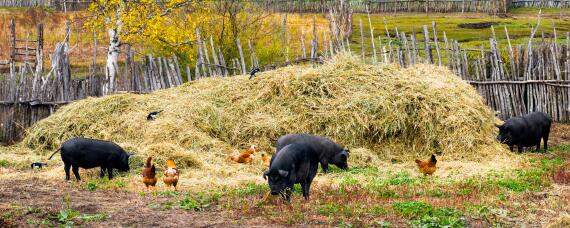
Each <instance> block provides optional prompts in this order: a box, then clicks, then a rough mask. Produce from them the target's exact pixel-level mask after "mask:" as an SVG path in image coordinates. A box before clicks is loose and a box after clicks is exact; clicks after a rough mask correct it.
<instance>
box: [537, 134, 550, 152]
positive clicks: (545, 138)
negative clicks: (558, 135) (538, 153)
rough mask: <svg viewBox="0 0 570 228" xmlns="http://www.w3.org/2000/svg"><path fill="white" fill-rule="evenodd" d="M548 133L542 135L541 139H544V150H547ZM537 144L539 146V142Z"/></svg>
mask: <svg viewBox="0 0 570 228" xmlns="http://www.w3.org/2000/svg"><path fill="white" fill-rule="evenodd" d="M549 131H550V130H549ZM549 133H550V132H549ZM549 133H547V134H546V135H545V136H543V137H542V139H543V140H544V152H547V151H548V134H549ZM538 146H540V144H539V145H538Z"/></svg>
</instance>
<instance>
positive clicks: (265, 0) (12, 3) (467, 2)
mask: <svg viewBox="0 0 570 228" xmlns="http://www.w3.org/2000/svg"><path fill="white" fill-rule="evenodd" d="M249 1H250V2H254V3H255V4H258V5H260V6H262V7H263V8H265V9H267V10H271V11H274V12H290V13H322V14H326V13H327V12H328V11H329V9H330V8H331V7H334V6H336V5H338V3H339V0H320V1H315V0H297V1H294V0H249ZM91 2H92V0H0V7H51V8H54V9H56V10H60V11H73V10H83V9H86V8H87V7H89V4H90V3H91ZM344 2H346V3H349V4H350V5H351V7H352V9H353V10H354V12H357V13H366V12H367V8H368V9H370V12H372V13H381V12H426V13H429V12H440V13H446V12H483V13H505V12H506V11H508V9H509V8H518V7H540V8H564V7H565V8H568V7H570V0H507V1H502V0H346V1H344Z"/></svg>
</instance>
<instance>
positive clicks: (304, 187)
mask: <svg viewBox="0 0 570 228" xmlns="http://www.w3.org/2000/svg"><path fill="white" fill-rule="evenodd" d="M307 186H308V184H307V182H301V190H302V191H303V197H305V200H309V190H308V187H307Z"/></svg>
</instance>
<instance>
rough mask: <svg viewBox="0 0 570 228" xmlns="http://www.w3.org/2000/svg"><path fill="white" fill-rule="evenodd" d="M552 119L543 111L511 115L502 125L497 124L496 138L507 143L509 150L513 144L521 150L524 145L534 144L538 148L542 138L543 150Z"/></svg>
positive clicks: (546, 145) (530, 145)
mask: <svg viewBox="0 0 570 228" xmlns="http://www.w3.org/2000/svg"><path fill="white" fill-rule="evenodd" d="M551 124H552V119H550V117H549V116H548V115H547V114H546V113H543V112H533V113H529V114H527V115H524V116H520V117H513V118H510V119H508V120H507V121H505V123H504V124H503V125H497V127H498V128H499V135H498V136H497V140H499V141H500V142H501V143H503V144H507V145H509V148H510V149H511V151H513V148H514V146H515V145H516V146H517V147H518V151H519V152H522V151H523V148H524V147H532V146H536V151H538V150H539V149H540V140H541V139H542V140H544V150H545V151H546V150H548V135H549V134H550V125H551Z"/></svg>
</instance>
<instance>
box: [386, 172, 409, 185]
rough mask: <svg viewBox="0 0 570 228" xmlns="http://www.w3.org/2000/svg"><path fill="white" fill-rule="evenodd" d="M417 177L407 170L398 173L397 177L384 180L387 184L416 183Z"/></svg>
mask: <svg viewBox="0 0 570 228" xmlns="http://www.w3.org/2000/svg"><path fill="white" fill-rule="evenodd" d="M416 181H417V180H416V179H414V178H412V177H410V174H409V173H407V172H401V173H398V174H396V176H395V177H393V178H389V179H387V180H385V181H384V183H385V184H386V185H411V184H414V183H416Z"/></svg>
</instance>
